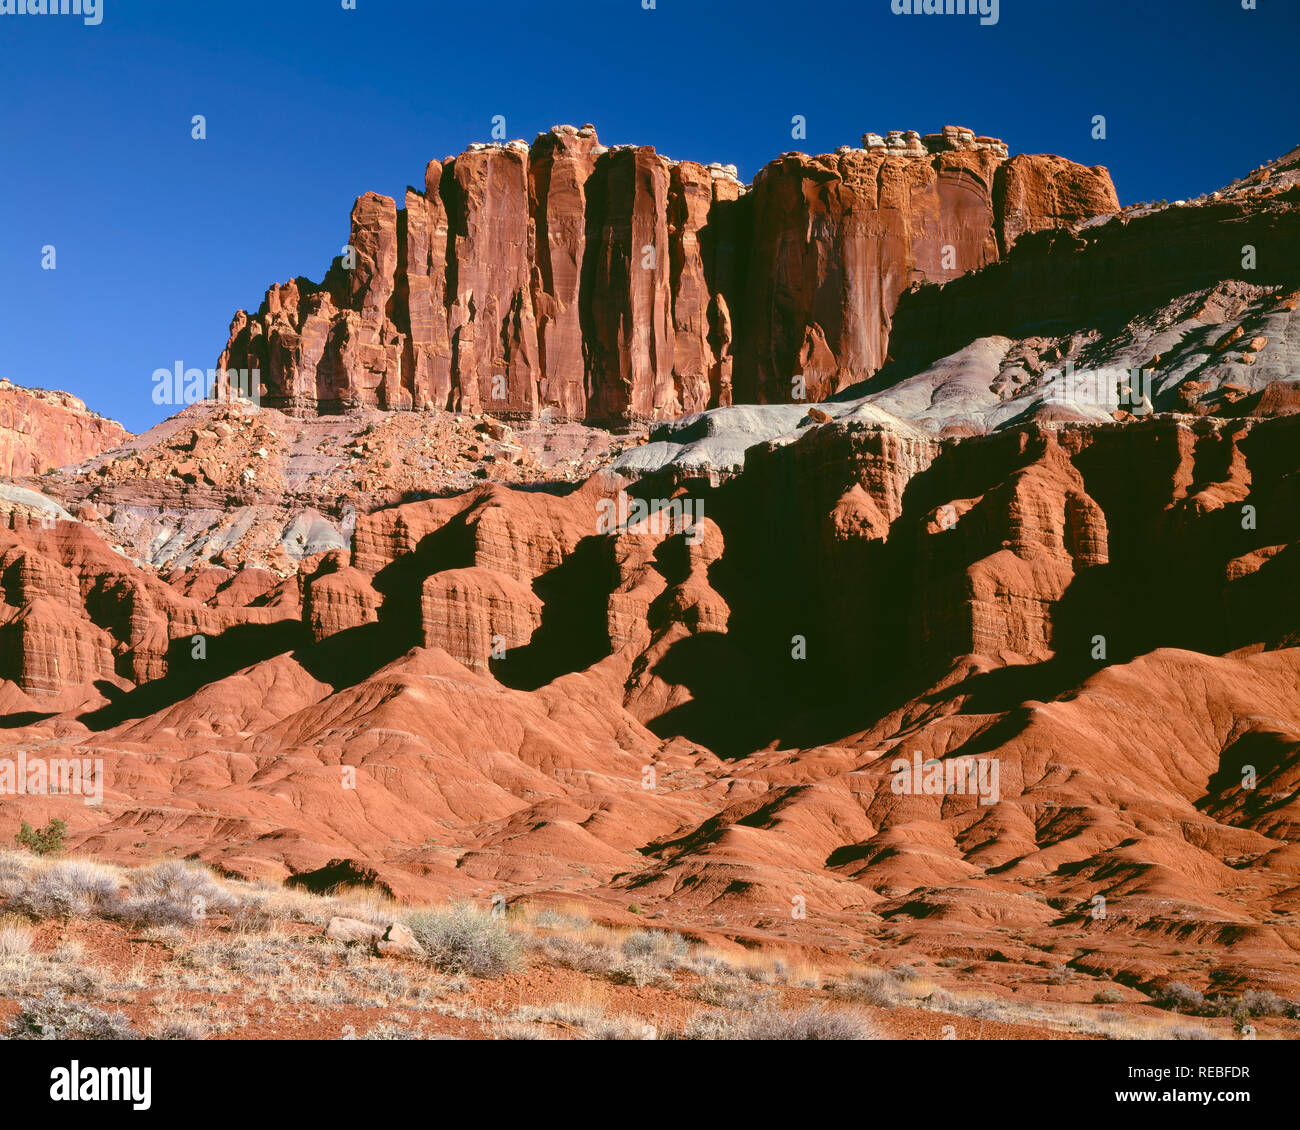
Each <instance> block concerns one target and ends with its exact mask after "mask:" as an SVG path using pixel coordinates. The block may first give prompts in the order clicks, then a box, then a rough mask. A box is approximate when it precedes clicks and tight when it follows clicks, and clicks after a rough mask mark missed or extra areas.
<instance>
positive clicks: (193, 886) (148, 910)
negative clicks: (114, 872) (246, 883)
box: [110, 859, 240, 927]
mask: <svg viewBox="0 0 1300 1130" xmlns="http://www.w3.org/2000/svg"><path fill="white" fill-rule="evenodd" d="M128 882H129V891H128V894H127V897H126V898H124V899H122V900H121V901H120V902H119V903H118V905H117V906H115V907H113V908H112V909H111V911H110V914H111V917H113V918H117V919H120V920H121V921H123V922H127V923H129V924H130V925H132V926H137V927H140V926H191V925H193V924H194V923H196V922H201V921H202V920H203V919H204V918H206V917H207V916H208V914H209V913H212V912H217V913H229V912H231V911H233V910H235V909H236V908H237V907H238V906H239V903H240V900H239V899H238V898H236V897H235V896H234V895H233V894H231V892H230V891H228V890H226V888H225V887H223V886H221V885H220V884H219V883H218V882H217V881H216V880H215V879H214V878H213V877H212V873H211V872H210V871H208V870H207V868H205V867H201V866H195V865H193V864H189V863H184V862H182V861H181V860H179V859H167V860H163V861H162V862H161V863H156V864H154V865H153V866H151V867H146V868H144V869H143V870H140V871H133V872H131V873H130V875H129V877H128Z"/></svg>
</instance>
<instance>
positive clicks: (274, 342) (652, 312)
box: [220, 126, 1119, 423]
mask: <svg viewBox="0 0 1300 1130" xmlns="http://www.w3.org/2000/svg"><path fill="white" fill-rule="evenodd" d="M1118 207H1119V204H1118V201H1117V200H1116V198H1115V192H1114V188H1113V187H1112V186H1111V183H1110V177H1109V174H1108V173H1107V172H1106V170H1105V169H1102V168H1093V169H1088V168H1084V167H1083V166H1080V165H1075V164H1073V163H1071V162H1069V161H1065V160H1063V159H1061V158H1058V157H1027V156H1020V157H1016V158H1015V159H1013V160H1011V161H1008V160H1007V149H1006V146H1005V145H1003V144H1002V143H1001V142H1000V141H997V140H996V139H993V138H983V137H976V136H975V135H974V134H973V133H972V132H971V131H969V130H963V129H959V128H957V127H947V128H946V129H945V130H944V131H943V133H941V134H934V135H931V136H929V137H926V138H924V139H923V138H921V136H920V135H919V134H916V133H912V132H909V133H906V134H904V133H901V132H900V133H891V134H890V135H888V137H887V138H881V137H878V136H877V135H874V134H868V135H867V136H866V137H865V138H864V139H863V147H862V148H860V149H852V148H849V147H844V148H842V149H841V150H839V151H838V152H837V153H835V154H829V155H825V156H821V157H809V156H806V155H804V154H799V153H791V154H786V155H784V156H782V157H780V158H778V159H777V160H776V161H774V162H772V163H771V164H769V165H768V166H767V167H766V168H764V169H763V170H761V171H760V173H759V175H758V177H757V178H756V179H755V182H754V185H753V187H752V188H749V187H747V186H745V185H743V184H742V183H741V182H740V181H739V179H738V178H737V176H736V173H735V169H734V167H731V166H723V165H718V164H714V165H709V166H704V165H700V164H697V163H695V162H690V161H682V162H677V161H672V160H670V159H669V158H667V157H664V156H662V155H660V154H658V153H656V152H655V150H654V149H653V148H651V147H650V146H626V145H624V146H615V147H614V148H612V149H606V148H605V147H603V146H601V145H600V144H599V141H598V139H597V137H596V133H595V130H594V129H593V128H592V127H591V126H584V127H583V128H581V129H577V128H575V127H573V126H556V127H554V128H553V129H552V130H551V131H550V132H549V133H546V134H542V135H540V136H539V137H538V138H537V140H536V141H535V142H534V143H533V144H532V146H528V145H527V144H525V143H524V142H523V141H511V142H508V143H505V144H494V145H474V146H471V147H470V148H469V150H467V151H466V152H465V153H462V154H461V155H460V156H459V157H455V158H448V159H447V160H446V161H444V162H438V161H433V162H431V163H430V164H429V167H428V169H427V170H426V172H425V180H424V187H423V190H419V189H415V188H408V190H407V192H406V196H405V199H404V200H403V201H402V206H400V207H399V205H398V203H397V202H396V201H394V200H393V199H392V198H390V197H387V196H381V195H379V194H376V193H373V192H372V193H366V194H365V195H364V196H362V197H361V198H360V199H359V200H358V201H357V203H356V206H355V207H354V209H353V212H352V230H351V236H350V238H349V244H348V247H347V249H346V252H345V254H344V255H343V256H340V257H339V258H338V259H336V260H335V262H334V264H333V266H332V267H331V268H330V270H329V272H328V273H327V274H326V276H325V279H324V281H323V282H322V283H321V284H319V285H317V284H314V283H312V282H310V281H309V280H307V279H305V278H299V279H295V280H291V281H290V282H288V283H285V284H282V285H277V286H273V287H272V288H271V289H270V290H269V291H268V292H267V296H266V300H265V302H264V303H263V304H262V306H261V308H260V309H259V311H258V312H257V313H256V314H254V315H249V314H247V313H245V312H243V311H240V312H239V313H238V314H237V315H236V316H235V319H234V321H233V322H232V323H231V328H230V339H229V342H228V344H227V346H226V349H225V351H224V352H223V354H222V356H221V362H220V364H221V367H222V368H223V369H248V370H257V371H259V372H260V374H261V380H262V385H263V392H264V399H265V402H266V403H268V404H269V405H271V406H273V407H278V408H284V409H286V410H289V411H293V412H311V411H317V410H319V411H333V410H337V409H340V408H347V407H355V406H375V407H379V408H384V409H411V408H414V409H419V408H424V407H428V406H434V407H442V408H448V409H453V410H461V411H467V412H481V411H490V412H492V413H494V414H496V415H499V416H503V417H507V418H519V417H538V416H541V417H543V418H548V419H562V420H590V421H594V422H600V423H610V422H613V423H628V422H646V421H654V420H663V419H671V418H673V417H676V416H680V415H682V414H684V413H691V412H697V411H702V410H704V409H706V408H709V407H715V406H718V405H726V404H730V403H733V402H737V403H743V402H757V403H766V402H790V401H801V400H820V399H824V398H825V397H826V396H828V395H830V394H831V393H833V392H835V391H837V390H838V389H840V388H842V387H843V386H844V385H845V384H847V383H850V382H852V381H856V380H861V379H863V378H865V377H868V376H870V375H871V374H872V373H874V372H875V371H876V370H877V369H879V368H880V367H881V365H882V364H883V363H884V362H885V359H886V357H887V356H888V351H889V350H888V343H889V334H890V325H891V319H892V316H893V312H894V308H895V306H896V305H897V303H898V300H899V296H900V295H901V294H902V293H903V292H904V290H906V289H907V288H908V287H909V286H911V285H912V284H914V283H917V282H923V281H931V282H933V281H945V280H948V279H951V278H955V277H957V276H958V275H960V274H962V273H964V272H967V271H971V270H974V269H975V268H978V267H981V266H984V265H986V264H988V263H990V262H993V261H996V260H997V259H998V258H999V257H1000V256H1001V255H1003V254H1005V253H1006V251H1007V250H1009V249H1010V247H1011V246H1012V245H1013V244H1014V243H1015V241H1016V240H1017V239H1018V238H1019V237H1020V236H1021V235H1023V234H1024V233H1025V232H1030V231H1036V230H1038V229H1041V228H1044V227H1050V226H1068V225H1070V224H1073V223H1077V222H1079V221H1081V220H1086V219H1089V218H1091V217H1093V216H1097V215H1099V214H1103V213H1107V212H1113V211H1116V210H1117V209H1118ZM742 342H743V345H741V344H738V343H742ZM797 377H798V378H802V380H801V381H796V380H795V378H797Z"/></svg>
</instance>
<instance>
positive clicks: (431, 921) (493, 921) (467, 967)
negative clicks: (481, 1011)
mask: <svg viewBox="0 0 1300 1130" xmlns="http://www.w3.org/2000/svg"><path fill="white" fill-rule="evenodd" d="M406 924H407V926H409V927H410V928H411V932H412V933H413V934H414V935H415V937H416V940H417V941H419V943H420V945H422V946H423V947H424V952H425V953H426V954H428V957H429V960H430V961H431V962H433V964H434V965H436V966H437V967H438V968H439V969H442V970H445V971H446V972H448V973H466V974H468V975H469V976H471V977H500V976H501V975H502V974H503V973H509V972H510V971H511V970H512V969H515V968H516V967H517V966H518V965H519V963H520V961H521V960H522V957H523V948H522V946H521V945H520V944H519V940H518V938H516V937H515V935H514V934H513V933H512V932H511V930H510V928H509V927H508V926H507V925H506V924H505V922H504V920H503V919H501V918H498V917H496V916H495V915H493V914H492V913H491V912H490V911H487V910H483V909H481V908H479V907H476V906H474V905H472V904H471V903H467V902H462V903H456V904H454V905H453V906H450V907H446V908H444V909H440V910H430V911H425V912H423V913H421V914H414V915H412V916H411V917H410V918H408V919H407V921H406Z"/></svg>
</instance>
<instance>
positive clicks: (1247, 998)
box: [1241, 989, 1296, 1016]
mask: <svg viewBox="0 0 1300 1130" xmlns="http://www.w3.org/2000/svg"><path fill="white" fill-rule="evenodd" d="M1241 1007H1242V1008H1243V1009H1244V1010H1245V1012H1246V1013H1247V1014H1248V1015H1250V1016H1291V1015H1293V1014H1294V1012H1295V1010H1296V1006H1295V1004H1293V1003H1292V1002H1291V1001H1288V1000H1284V999H1283V998H1282V997H1280V996H1278V995H1277V993H1274V992H1270V991H1269V990H1268V989H1248V990H1247V991H1246V992H1244V993H1242V994H1241Z"/></svg>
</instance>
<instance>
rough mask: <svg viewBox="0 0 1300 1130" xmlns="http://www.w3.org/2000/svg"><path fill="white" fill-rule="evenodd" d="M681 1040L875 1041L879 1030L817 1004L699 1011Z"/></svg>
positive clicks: (849, 1014)
mask: <svg viewBox="0 0 1300 1130" xmlns="http://www.w3.org/2000/svg"><path fill="white" fill-rule="evenodd" d="M681 1038H682V1039H683V1040H878V1039H880V1038H881V1036H880V1031H879V1029H877V1028H876V1026H875V1025H874V1024H872V1023H871V1022H870V1021H869V1020H867V1019H866V1018H865V1017H862V1016H859V1015H858V1014H857V1013H854V1012H848V1011H845V1010H838V1011H831V1010H828V1009H825V1008H822V1007H821V1006H819V1005H810V1006H808V1007H807V1008H798V1009H779V1008H760V1009H757V1010H756V1011H753V1012H748V1013H741V1014H736V1013H728V1012H702V1013H699V1014H697V1015H696V1016H693V1017H692V1018H691V1019H690V1020H689V1021H688V1022H687V1023H686V1027H685V1028H683V1029H682V1033H681Z"/></svg>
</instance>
